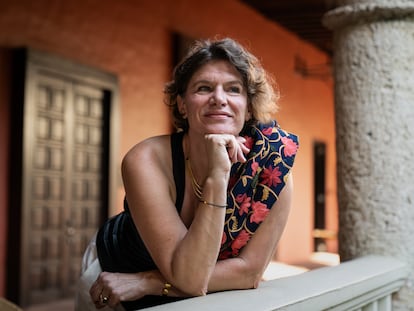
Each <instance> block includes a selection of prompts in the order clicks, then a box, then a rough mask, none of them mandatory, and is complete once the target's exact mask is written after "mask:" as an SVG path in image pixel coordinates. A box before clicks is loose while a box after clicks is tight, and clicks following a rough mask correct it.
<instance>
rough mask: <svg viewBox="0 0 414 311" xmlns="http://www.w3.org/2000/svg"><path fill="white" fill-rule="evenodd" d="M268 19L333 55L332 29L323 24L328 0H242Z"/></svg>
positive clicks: (327, 9)
mask: <svg viewBox="0 0 414 311" xmlns="http://www.w3.org/2000/svg"><path fill="white" fill-rule="evenodd" d="M241 1H242V2H244V3H246V4H247V5H249V6H251V7H253V8H254V9H256V10H257V11H259V12H260V13H261V14H263V15H264V16H266V17H267V18H268V19H270V20H273V21H275V22H277V23H278V24H280V25H281V26H283V27H285V28H287V29H288V30H290V31H292V32H294V33H295V34H297V35H298V36H299V37H301V38H302V39H304V40H305V41H308V42H310V43H312V44H313V45H315V46H316V47H318V48H319V49H321V50H322V51H324V52H326V53H328V54H329V55H332V38H331V34H332V33H331V31H329V30H328V29H326V28H325V27H324V26H323V25H322V22H321V20H322V16H323V15H324V14H325V13H326V12H327V11H329V9H330V8H329V6H328V4H327V3H328V2H329V1H327V0H241Z"/></svg>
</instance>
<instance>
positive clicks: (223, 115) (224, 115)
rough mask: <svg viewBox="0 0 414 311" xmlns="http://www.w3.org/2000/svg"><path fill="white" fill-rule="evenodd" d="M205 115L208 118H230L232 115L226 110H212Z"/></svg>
mask: <svg viewBox="0 0 414 311" xmlns="http://www.w3.org/2000/svg"><path fill="white" fill-rule="evenodd" d="M205 116H206V117H208V118H230V117H231V115H229V114H228V113H225V112H211V113H206V114H205Z"/></svg>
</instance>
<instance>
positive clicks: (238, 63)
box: [164, 38, 279, 131]
mask: <svg viewBox="0 0 414 311" xmlns="http://www.w3.org/2000/svg"><path fill="white" fill-rule="evenodd" d="M213 60H225V61H228V62H230V63H231V64H232V65H233V66H234V67H235V68H236V70H237V71H238V72H239V73H240V75H241V76H242V79H243V83H244V87H245V88H246V90H247V102H248V109H249V112H250V114H251V119H250V120H248V121H247V122H249V123H257V122H261V123H268V122H270V121H271V120H272V119H273V118H272V115H273V114H274V113H275V112H276V111H277V107H278V106H277V100H278V99H279V93H278V92H276V90H275V88H274V86H273V80H272V79H271V78H270V76H269V75H268V73H267V72H266V71H265V70H264V68H263V67H262V65H261V64H260V62H259V60H258V59H257V58H256V57H255V56H254V55H253V54H251V53H250V52H249V51H247V50H246V49H245V48H244V47H243V46H241V44H239V43H238V42H236V41H235V40H233V39H230V38H224V39H220V40H199V41H196V42H195V43H194V45H193V46H192V47H191V48H190V49H189V51H188V53H187V55H186V56H185V57H184V59H183V60H182V61H181V62H180V63H179V64H178V65H177V66H176V67H175V69H174V72H173V80H172V81H170V82H168V83H167V84H166V86H165V89H164V93H165V103H166V104H167V105H168V106H169V107H170V109H171V112H172V117H173V121H174V125H175V127H176V128H177V129H181V130H184V131H187V130H188V122H187V119H185V118H183V116H182V115H181V114H180V112H179V110H178V104H177V97H178V96H183V95H184V94H185V92H186V90H187V86H188V83H189V81H190V79H191V77H192V76H193V74H194V73H195V72H196V71H197V70H198V69H199V68H200V67H202V66H203V65H205V64H206V63H208V62H210V61H213Z"/></svg>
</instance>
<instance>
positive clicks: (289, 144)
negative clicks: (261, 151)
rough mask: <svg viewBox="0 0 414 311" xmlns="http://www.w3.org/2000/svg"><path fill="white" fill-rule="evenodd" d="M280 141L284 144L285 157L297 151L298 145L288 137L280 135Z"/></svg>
mask: <svg viewBox="0 0 414 311" xmlns="http://www.w3.org/2000/svg"><path fill="white" fill-rule="evenodd" d="M282 143H283V144H284V145H285V149H284V150H283V153H284V154H285V156H287V157H291V156H293V155H295V154H296V152H297V151H298V145H297V144H296V143H295V142H294V141H293V140H292V139H290V138H287V137H282Z"/></svg>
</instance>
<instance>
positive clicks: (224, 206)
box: [200, 200, 227, 208]
mask: <svg viewBox="0 0 414 311" xmlns="http://www.w3.org/2000/svg"><path fill="white" fill-rule="evenodd" d="M200 202H201V203H203V204H205V205H210V206H214V207H219V208H227V204H225V205H219V204H215V203H210V202H207V201H204V200H200Z"/></svg>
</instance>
